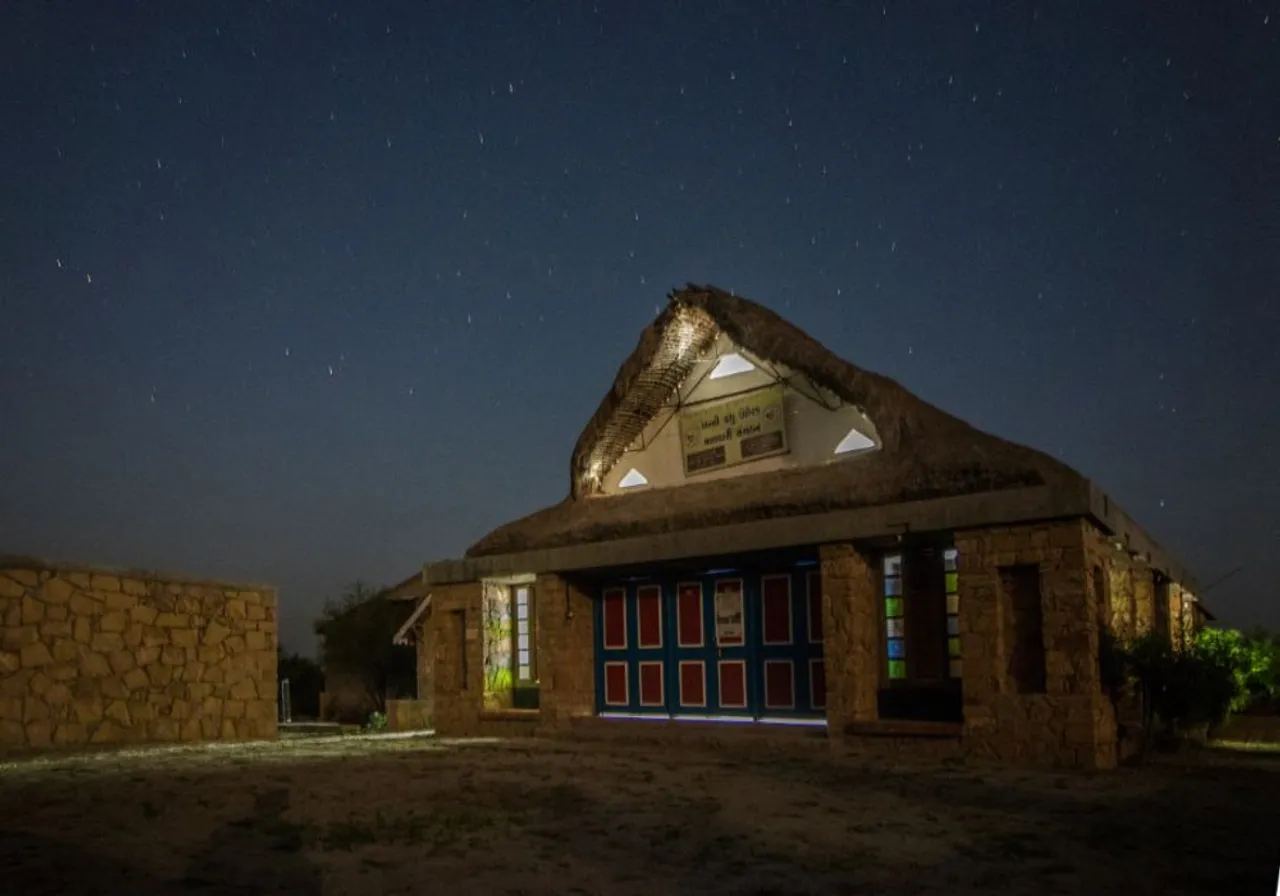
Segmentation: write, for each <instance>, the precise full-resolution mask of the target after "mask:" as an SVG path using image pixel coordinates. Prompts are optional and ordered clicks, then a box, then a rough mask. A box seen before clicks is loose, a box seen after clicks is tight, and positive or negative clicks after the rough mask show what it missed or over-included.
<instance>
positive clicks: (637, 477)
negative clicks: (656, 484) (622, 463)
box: [618, 467, 649, 488]
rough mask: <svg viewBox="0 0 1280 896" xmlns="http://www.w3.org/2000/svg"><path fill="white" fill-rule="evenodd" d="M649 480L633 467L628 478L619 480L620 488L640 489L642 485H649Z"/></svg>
mask: <svg viewBox="0 0 1280 896" xmlns="http://www.w3.org/2000/svg"><path fill="white" fill-rule="evenodd" d="M648 484H649V480H648V479H645V478H644V474H643V473H641V472H640V471H639V470H637V469H636V468H635V467H632V468H631V470H630V472H628V473H627V475H626V476H623V477H622V478H621V479H620V480H618V488H638V487H639V486H642V485H648Z"/></svg>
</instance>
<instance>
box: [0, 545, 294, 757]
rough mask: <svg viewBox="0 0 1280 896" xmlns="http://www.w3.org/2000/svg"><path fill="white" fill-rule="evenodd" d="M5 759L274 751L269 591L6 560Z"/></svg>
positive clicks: (2, 635) (2, 634) (0, 576)
mask: <svg viewBox="0 0 1280 896" xmlns="http://www.w3.org/2000/svg"><path fill="white" fill-rule="evenodd" d="M0 623H2V626H0V749H2V748H43V747H72V746H82V745H87V744H126V743H135V744H136V743H156V742H174V741H202V740H223V741H242V740H258V739H271V738H274V737H275V736H276V719H277V712H276V699H277V692H276V687H277V686H276V637H277V636H276V632H277V629H276V595H275V590H274V589H273V588H270V587H263V586H247V585H230V584H225V583H211V582H192V581H184V580H179V579H175V578H174V577H172V576H160V575H157V574H155V573H142V572H113V571H108V570H95V569H86V568H83V567H65V566H64V567H59V566H54V565H50V564H45V563H42V562H41V561H30V560H25V559H23V560H14V559H12V558H9V559H5V558H0Z"/></svg>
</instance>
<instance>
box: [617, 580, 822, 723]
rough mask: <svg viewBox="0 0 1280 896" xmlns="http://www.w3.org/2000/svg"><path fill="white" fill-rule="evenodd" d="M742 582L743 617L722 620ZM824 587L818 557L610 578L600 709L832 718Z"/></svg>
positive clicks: (660, 713)
mask: <svg viewBox="0 0 1280 896" xmlns="http://www.w3.org/2000/svg"><path fill="white" fill-rule="evenodd" d="M737 583H740V589H741V590H740V593H741V606H742V612H741V615H740V619H735V618H734V616H733V614H731V613H722V614H721V616H722V618H721V619H719V620H717V605H719V606H720V608H721V609H722V610H725V609H729V608H730V607H731V606H732V605H733V604H734V603H735V598H734V593H735V591H737V590H738V589H737ZM820 588H821V581H820V577H819V575H818V570H817V567H816V564H814V563H812V562H808V563H801V564H792V565H788V566H785V567H781V568H777V567H771V566H761V567H759V568H739V569H719V570H716V569H713V570H707V571H704V572H700V573H697V574H679V573H672V574H670V575H665V574H654V575H652V576H633V577H630V578H628V579H618V580H616V581H615V582H613V583H606V584H604V585H603V586H602V587H601V588H600V591H599V594H598V596H597V599H596V601H595V656H596V663H595V678H596V708H597V711H598V712H601V713H606V714H626V715H652V716H659V717H673V716H675V717H679V716H717V717H736V718H743V719H762V718H764V719H768V718H779V719H798V718H806V719H816V718H822V717H824V715H825V698H824V695H825V668H824V666H823V663H822V628H821V596H820V593H821V592H820ZM717 595H719V597H717ZM695 600H696V601H697V603H698V604H699V605H698V606H697V607H696V612H695V610H694V607H693V605H694V602H695ZM784 608H785V612H784ZM695 619H696V620H697V623H696V624H695V623H694V620H695ZM718 622H719V624H718ZM735 623H736V625H735ZM735 629H736V630H738V631H740V632H741V637H740V639H738V638H736V637H735V634H736V632H735Z"/></svg>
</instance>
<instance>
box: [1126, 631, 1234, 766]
mask: <svg viewBox="0 0 1280 896" xmlns="http://www.w3.org/2000/svg"><path fill="white" fill-rule="evenodd" d="M1220 647H1221V645H1219V644H1217V643H1216V642H1212V641H1210V642H1208V643H1205V644H1203V645H1202V644H1201V643H1200V641H1199V640H1197V642H1196V643H1195V644H1193V645H1191V646H1190V647H1188V648H1186V649H1183V650H1177V649H1175V648H1174V647H1173V645H1172V644H1171V643H1170V641H1169V639H1168V637H1167V636H1164V635H1161V634H1159V633H1157V632H1147V633H1145V634H1143V635H1141V636H1139V637H1138V638H1136V639H1135V640H1134V641H1132V642H1130V643H1129V644H1127V645H1125V646H1123V647H1117V648H1116V653H1117V654H1118V657H1117V659H1116V660H1115V663H1117V664H1119V665H1120V666H1121V667H1122V668H1123V669H1124V674H1125V675H1126V676H1127V677H1128V678H1129V679H1131V680H1132V681H1133V682H1134V683H1135V684H1136V685H1137V687H1138V689H1139V691H1140V693H1141V695H1142V705H1143V728H1144V730H1145V732H1146V737H1145V738H1144V741H1145V743H1146V744H1147V745H1149V744H1150V742H1151V735H1152V732H1153V729H1154V726H1155V723H1156V721H1157V720H1158V721H1159V722H1160V724H1161V726H1162V733H1163V735H1164V736H1165V737H1166V738H1168V739H1170V740H1175V739H1177V738H1178V737H1179V736H1181V735H1184V734H1186V733H1187V732H1188V731H1190V730H1191V729H1194V728H1198V727H1203V726H1213V725H1217V724H1219V723H1221V722H1222V721H1223V720H1225V719H1226V717H1227V715H1228V714H1229V713H1230V712H1231V707H1232V705H1233V703H1234V702H1235V700H1236V699H1237V697H1238V695H1239V693H1240V685H1239V681H1238V680H1237V677H1236V664H1235V659H1234V658H1233V657H1234V654H1232V653H1231V652H1230V651H1224V650H1222V649H1220ZM1104 656H1105V654H1104ZM1113 674H1115V673H1113Z"/></svg>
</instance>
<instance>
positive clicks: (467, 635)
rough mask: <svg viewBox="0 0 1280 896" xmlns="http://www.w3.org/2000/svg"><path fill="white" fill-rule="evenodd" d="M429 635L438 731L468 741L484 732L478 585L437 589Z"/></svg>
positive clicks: (460, 585) (443, 586) (426, 633)
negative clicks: (461, 737)
mask: <svg viewBox="0 0 1280 896" xmlns="http://www.w3.org/2000/svg"><path fill="white" fill-rule="evenodd" d="M431 593H432V597H431V616H430V619H429V620H428V622H427V626H426V631H425V632H424V635H425V636H426V638H427V641H428V643H429V644H430V645H431V656H432V660H433V663H434V669H433V670H432V672H431V678H432V680H433V681H434V684H435V689H434V698H433V702H434V706H433V707H432V709H433V712H434V714H435V720H436V731H437V732H438V733H439V734H442V735H448V736H467V735H472V734H475V733H476V732H477V731H478V729H479V719H480V709H481V704H482V702H483V700H484V639H483V638H482V637H481V627H482V623H483V620H482V619H481V609H482V608H481V599H480V583H479V582H459V583H455V584H448V585H435V586H433V587H432V589H431Z"/></svg>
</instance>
